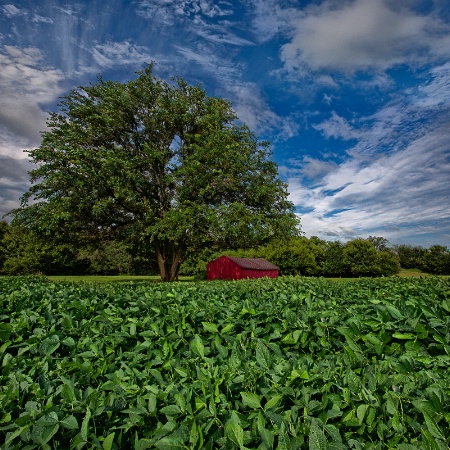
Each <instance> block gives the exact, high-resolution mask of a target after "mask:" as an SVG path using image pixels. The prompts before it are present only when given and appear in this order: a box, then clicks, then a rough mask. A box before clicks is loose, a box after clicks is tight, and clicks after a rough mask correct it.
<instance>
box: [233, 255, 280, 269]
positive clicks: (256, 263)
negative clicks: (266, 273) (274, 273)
mask: <svg viewBox="0 0 450 450" xmlns="http://www.w3.org/2000/svg"><path fill="white" fill-rule="evenodd" d="M227 258H228V259H231V261H233V262H235V263H236V264H237V265H238V266H239V267H242V268H243V269H253V270H278V266H276V265H275V264H272V263H271V262H269V261H267V260H266V259H264V258H236V257H234V256H227Z"/></svg>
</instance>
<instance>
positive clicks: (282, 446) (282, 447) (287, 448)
mask: <svg viewBox="0 0 450 450" xmlns="http://www.w3.org/2000/svg"><path fill="white" fill-rule="evenodd" d="M277 450H291V443H290V440H289V435H288V432H287V430H286V425H285V423H284V422H283V423H282V424H281V427H280V431H279V433H278V446H277Z"/></svg>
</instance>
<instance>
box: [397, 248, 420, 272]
mask: <svg viewBox="0 0 450 450" xmlns="http://www.w3.org/2000/svg"><path fill="white" fill-rule="evenodd" d="M393 249H394V251H395V252H396V253H397V255H398V257H399V260H400V266H401V267H402V268H403V269H420V270H423V265H424V256H425V253H426V250H425V249H424V248H423V247H421V246H412V245H406V244H401V245H394V247H393Z"/></svg>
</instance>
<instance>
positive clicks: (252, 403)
mask: <svg viewBox="0 0 450 450" xmlns="http://www.w3.org/2000/svg"><path fill="white" fill-rule="evenodd" d="M241 397H242V403H243V404H244V405H246V406H248V407H250V408H253V409H257V408H261V403H260V398H259V396H258V395H257V394H254V393H253V392H241Z"/></svg>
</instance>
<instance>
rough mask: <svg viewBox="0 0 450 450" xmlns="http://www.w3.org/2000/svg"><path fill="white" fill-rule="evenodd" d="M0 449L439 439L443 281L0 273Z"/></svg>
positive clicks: (447, 329)
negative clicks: (59, 278) (108, 278)
mask: <svg viewBox="0 0 450 450" xmlns="http://www.w3.org/2000/svg"><path fill="white" fill-rule="evenodd" d="M0 361H2V366H1V383H0V445H2V446H1V449H5V450H6V449H27V450H28V449H29V450H31V449H69V448H70V449H72V448H73V449H81V448H85V449H94V448H98V449H103V450H107V449H147V448H157V449H203V448H204V449H216V448H217V449H235V448H238V449H271V448H273V449H303V448H304V449H347V448H354V449H391V448H392V449H403V450H413V449H448V448H449V446H450V280H449V278H437V277H426V278H398V277H394V278H385V279H359V280H353V281H349V282H346V283H336V282H333V281H328V280H325V279H314V278H300V277H298V278H279V279H276V280H268V279H261V280H254V281H238V282H199V283H193V282H183V283H170V284H169V283H154V282H145V281H144V282H143V281H140V282H137V283H136V282H131V283H130V282H124V283H106V284H103V285H101V284H92V283H69V282H55V281H51V280H48V279H45V278H6V277H4V278H0Z"/></svg>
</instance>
